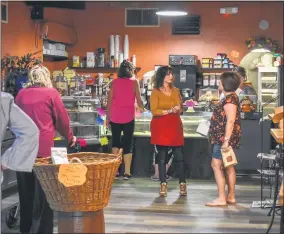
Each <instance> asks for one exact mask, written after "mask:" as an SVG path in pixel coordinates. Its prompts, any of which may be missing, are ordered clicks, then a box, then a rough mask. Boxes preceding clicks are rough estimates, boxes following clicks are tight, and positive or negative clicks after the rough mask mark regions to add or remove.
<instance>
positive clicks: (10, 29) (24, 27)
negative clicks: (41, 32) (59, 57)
mask: <svg viewBox="0 0 284 234" xmlns="http://www.w3.org/2000/svg"><path fill="white" fill-rule="evenodd" d="M30 15H31V12H30V9H29V8H28V7H27V6H26V5H25V3H24V2H8V24H5V23H1V26H2V28H1V46H2V56H3V55H5V54H9V55H14V56H20V55H24V54H27V53H34V52H36V51H39V50H42V42H41V41H40V40H39V41H38V42H39V43H38V46H36V44H35V28H36V27H35V24H34V22H33V21H31V20H30ZM2 56H1V57H2Z"/></svg>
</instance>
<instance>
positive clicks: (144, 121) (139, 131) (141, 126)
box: [134, 112, 212, 138]
mask: <svg viewBox="0 0 284 234" xmlns="http://www.w3.org/2000/svg"><path fill="white" fill-rule="evenodd" d="M211 116H212V112H185V113H184V114H183V115H182V116H181V119H182V123H183V129H184V137H185V138H204V137H203V136H202V135H200V134H198V133H196V130H197V128H198V125H199V124H200V123H201V122H203V121H206V120H208V119H210V118H211ZM151 119H152V116H151V114H150V113H147V114H144V115H142V116H139V117H136V119H135V130H134V135H135V136H140V137H143V136H144V137H150V122H151Z"/></svg>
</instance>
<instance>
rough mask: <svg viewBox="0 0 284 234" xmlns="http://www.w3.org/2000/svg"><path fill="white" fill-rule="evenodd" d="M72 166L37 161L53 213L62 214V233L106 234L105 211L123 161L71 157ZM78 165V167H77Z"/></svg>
mask: <svg viewBox="0 0 284 234" xmlns="http://www.w3.org/2000/svg"><path fill="white" fill-rule="evenodd" d="M68 159H69V161H70V164H62V165H55V164H52V160H51V158H44V159H37V161H36V163H35V166H34V172H35V174H36V176H37V178H38V179H39V181H40V184H41V186H42V188H43V190H44V192H45V194H46V198H47V201H48V203H49V205H50V207H51V209H52V210H54V211H56V212H58V233H105V221H104V212H103V209H104V208H105V207H106V206H107V205H108V202H109V197H110V194H111V189H112V184H113V182H114V179H115V175H116V172H117V170H118V167H119V165H120V164H121V160H122V150H120V152H119V154H118V155H114V154H102V153H75V154H69V155H68ZM74 162H75V163H74Z"/></svg>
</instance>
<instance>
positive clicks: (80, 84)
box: [69, 75, 86, 96]
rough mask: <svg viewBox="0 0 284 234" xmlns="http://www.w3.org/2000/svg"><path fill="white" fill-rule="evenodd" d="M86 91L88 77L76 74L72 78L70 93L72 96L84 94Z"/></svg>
mask: <svg viewBox="0 0 284 234" xmlns="http://www.w3.org/2000/svg"><path fill="white" fill-rule="evenodd" d="M85 93H86V79H85V77H83V76H80V75H76V76H74V77H73V78H71V79H70V82H69V94H70V96H84V95H85Z"/></svg>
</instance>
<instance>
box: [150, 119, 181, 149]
mask: <svg viewBox="0 0 284 234" xmlns="http://www.w3.org/2000/svg"><path fill="white" fill-rule="evenodd" d="M150 128H151V144H153V145H162V146H183V145H184V136H183V126H182V122H181V119H180V116H179V115H177V114H170V115H164V116H154V117H153V118H152V121H151V126H150Z"/></svg>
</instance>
